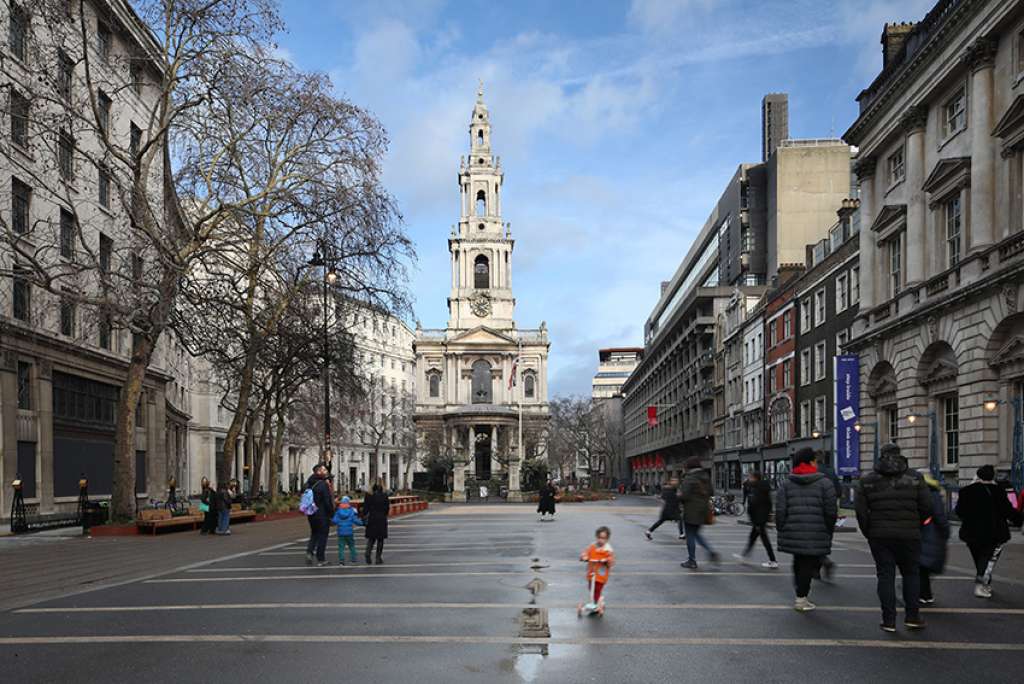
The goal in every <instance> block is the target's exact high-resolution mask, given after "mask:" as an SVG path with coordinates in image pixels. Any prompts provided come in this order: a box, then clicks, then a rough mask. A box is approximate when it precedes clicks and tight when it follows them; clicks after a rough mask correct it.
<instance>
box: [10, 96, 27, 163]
mask: <svg viewBox="0 0 1024 684" xmlns="http://www.w3.org/2000/svg"><path fill="white" fill-rule="evenodd" d="M28 107H29V105H28V98H27V97H25V96H24V95H22V94H21V93H19V92H18V91H17V90H13V89H12V90H11V142H13V143H14V144H15V145H18V146H19V147H22V148H26V149H27V148H28Z"/></svg>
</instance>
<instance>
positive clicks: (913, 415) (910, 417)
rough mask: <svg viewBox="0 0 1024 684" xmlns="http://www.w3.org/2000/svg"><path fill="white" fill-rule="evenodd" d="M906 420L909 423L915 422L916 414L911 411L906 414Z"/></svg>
mask: <svg viewBox="0 0 1024 684" xmlns="http://www.w3.org/2000/svg"><path fill="white" fill-rule="evenodd" d="M907 422H908V423H910V424H911V425H913V424H914V423H916V422H917V415H915V414H913V413H911V414H910V415H909V416H907Z"/></svg>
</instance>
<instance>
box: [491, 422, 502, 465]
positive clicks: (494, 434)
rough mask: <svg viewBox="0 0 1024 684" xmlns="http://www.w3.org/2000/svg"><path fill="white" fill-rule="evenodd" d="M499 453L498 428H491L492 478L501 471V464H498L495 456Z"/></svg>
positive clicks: (494, 426) (493, 426) (495, 426)
mask: <svg viewBox="0 0 1024 684" xmlns="http://www.w3.org/2000/svg"><path fill="white" fill-rule="evenodd" d="M497 453H498V426H497V425H492V426H491V477H492V478H493V477H494V475H495V474H496V473H497V472H498V471H499V470H501V464H500V463H498V459H497V458H495V455H496V454H497Z"/></svg>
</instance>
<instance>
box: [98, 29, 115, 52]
mask: <svg viewBox="0 0 1024 684" xmlns="http://www.w3.org/2000/svg"><path fill="white" fill-rule="evenodd" d="M113 44H114V34H113V33H112V32H111V31H110V26H108V25H107V24H105V23H104V22H102V21H98V22H96V52H98V53H99V55H100V57H102V58H103V59H110V51H111V48H112V47H113Z"/></svg>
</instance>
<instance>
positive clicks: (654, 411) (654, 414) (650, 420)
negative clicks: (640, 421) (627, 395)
mask: <svg viewBox="0 0 1024 684" xmlns="http://www.w3.org/2000/svg"><path fill="white" fill-rule="evenodd" d="M647 424H648V425H649V426H651V427H657V426H658V407H657V406H648V407H647Z"/></svg>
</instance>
